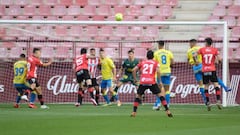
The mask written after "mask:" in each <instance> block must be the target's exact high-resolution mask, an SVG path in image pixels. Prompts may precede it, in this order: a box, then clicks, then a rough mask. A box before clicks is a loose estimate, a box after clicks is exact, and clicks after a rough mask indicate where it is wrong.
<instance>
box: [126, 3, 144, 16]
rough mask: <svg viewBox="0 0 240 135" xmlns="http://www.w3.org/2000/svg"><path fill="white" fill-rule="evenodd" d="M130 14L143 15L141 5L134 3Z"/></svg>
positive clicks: (130, 8)
mask: <svg viewBox="0 0 240 135" xmlns="http://www.w3.org/2000/svg"><path fill="white" fill-rule="evenodd" d="M128 15H133V16H134V15H135V16H139V15H142V11H141V7H140V6H136V5H132V6H130V7H129V11H128Z"/></svg>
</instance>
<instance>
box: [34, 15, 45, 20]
mask: <svg viewBox="0 0 240 135" xmlns="http://www.w3.org/2000/svg"><path fill="white" fill-rule="evenodd" d="M32 20H44V16H42V15H34V16H32Z"/></svg>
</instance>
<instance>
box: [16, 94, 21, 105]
mask: <svg viewBox="0 0 240 135" xmlns="http://www.w3.org/2000/svg"><path fill="white" fill-rule="evenodd" d="M20 100H21V94H20V93H18V95H17V99H16V103H17V104H19V103H20Z"/></svg>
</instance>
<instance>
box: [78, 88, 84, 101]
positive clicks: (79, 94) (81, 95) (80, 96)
mask: <svg viewBox="0 0 240 135" xmlns="http://www.w3.org/2000/svg"><path fill="white" fill-rule="evenodd" d="M82 99H83V91H82V89H79V91H78V100H77V102H78V103H80V104H82Z"/></svg>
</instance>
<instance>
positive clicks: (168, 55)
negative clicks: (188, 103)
mask: <svg viewBox="0 0 240 135" xmlns="http://www.w3.org/2000/svg"><path fill="white" fill-rule="evenodd" d="M154 60H156V61H157V62H158V63H159V64H160V68H159V70H160V72H161V81H160V80H158V84H159V85H161V84H163V86H164V89H165V92H166V95H165V98H166V101H167V105H168V107H169V105H170V91H169V86H170V83H171V65H172V64H173V63H174V60H173V54H172V52H171V51H169V50H166V49H164V41H158V50H157V51H155V52H154ZM159 107H160V99H159V98H157V100H156V102H155V104H154V106H153V109H155V110H159Z"/></svg>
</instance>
